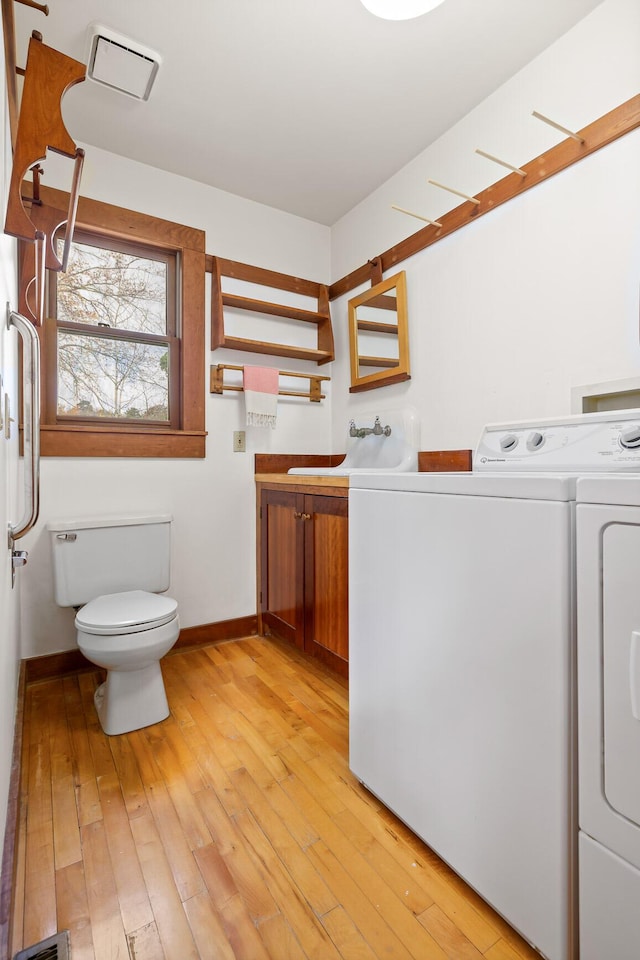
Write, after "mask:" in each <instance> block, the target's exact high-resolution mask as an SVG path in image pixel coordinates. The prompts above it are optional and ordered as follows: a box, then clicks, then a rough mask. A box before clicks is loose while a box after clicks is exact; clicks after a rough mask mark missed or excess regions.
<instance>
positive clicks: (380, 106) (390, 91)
mask: <svg viewBox="0 0 640 960" xmlns="http://www.w3.org/2000/svg"><path fill="white" fill-rule="evenodd" d="M600 2H601V0H446V2H445V3H443V4H442V6H440V7H438V8H437V9H436V10H434V11H433V12H432V13H429V14H426V15H425V16H423V17H420V18H418V19H415V20H411V21H405V22H397V21H396V22H392V21H385V20H379V19H377V18H376V17H373V16H372V15H371V14H369V13H368V12H367V11H366V10H365V9H364V7H363V6H362V5H361V3H360V0H182V2H180V3H175V2H174V0H49V7H50V14H49V16H48V17H47V18H45V17H43V16H42V14H39V13H37V12H36V11H34V10H33V9H31V8H30V7H27V6H23V5H20V4H16V6H15V15H16V41H17V51H18V63H19V64H24V62H25V59H26V48H27V42H28V38H29V36H30V33H31V31H32V30H33V29H36V30H39V31H40V32H41V33H42V34H43V39H44V42H45V43H47V44H49V45H50V46H53V47H56V48H57V49H58V50H61V51H63V52H64V53H66V54H68V55H69V56H72V57H74V58H76V59H78V60H82V61H86V55H87V31H88V25H89V24H90V23H93V22H96V21H97V22H99V23H102V24H104V25H105V26H108V27H111V28H113V29H114V30H116V31H118V32H119V33H121V34H124V35H125V36H127V37H130V38H131V39H132V40H135V41H138V42H139V43H142V44H144V45H145V46H147V47H150V48H151V49H153V50H155V51H157V52H158V53H159V54H160V55H161V57H162V66H161V68H160V72H159V74H158V78H157V80H156V83H155V86H154V88H153V90H152V92H151V97H150V99H149V100H148V101H147V102H146V103H145V102H140V101H134V100H131V99H130V98H128V97H126V96H124V95H122V94H120V93H117V92H115V91H112V90H110V89H108V88H106V87H102V86H99V85H97V84H95V83H93V82H91V81H86V82H85V83H82V84H79V85H78V86H76V87H74V88H72V89H71V90H70V91H69V92H68V93H67V95H66V96H65V99H64V109H63V113H64V117H65V123H66V125H67V127H68V129H69V132H70V133H71V135H72V137H73V138H74V139H76V140H79V141H81V142H82V143H85V144H93V145H95V146H97V147H102V148H103V149H105V150H110V151H112V152H114V153H117V154H121V155H123V156H126V157H131V158H133V159H135V160H139V161H141V162H143V163H147V164H151V165H152V166H155V167H160V168H162V169H164V170H168V171H171V172H172V173H177V174H181V175H182V176H185V177H190V178H191V179H193V180H197V181H200V182H202V183H206V184H210V185H212V186H214V187H219V188H220V189H222V190H226V191H229V192H230V193H235V194H238V195H240V196H243V197H247V198H249V199H251V200H257V201H259V202H261V203H265V204H268V205H270V206H272V207H276V208H278V209H280V210H285V211H288V212H290V213H293V214H297V215H298V216H301V217H306V218H308V219H310V220H314V221H317V222H318V223H324V224H333V223H334V222H335V221H336V220H338V219H339V218H340V217H341V216H342V215H343V214H345V213H346V212H347V211H348V210H350V209H351V208H352V207H354V206H355V205H356V204H357V203H358V202H359V201H360V200H362V199H363V198H364V197H366V196H367V195H368V194H369V193H371V192H372V191H373V190H374V189H375V188H376V187H378V186H379V185H380V184H381V183H383V182H384V181H385V180H386V179H388V177H389V176H391V174H393V173H395V172H396V171H397V170H398V169H400V167H402V166H404V164H405V163H407V162H409V161H410V160H411V159H413V157H415V156H416V155H417V154H418V153H420V152H421V151H422V150H424V149H425V148H426V147H427V146H428V145H429V144H430V143H432V142H433V141H434V140H435V139H436V138H437V137H439V136H440V135H441V134H442V133H443V132H444V131H446V130H447V129H448V128H449V127H451V126H452V125H453V124H454V123H455V122H456V121H457V120H459V119H460V118H461V117H463V116H464V115H465V114H467V113H468V112H469V111H470V110H471V109H472V108H473V107H474V106H476V104H478V103H479V102H481V101H482V100H484V99H485V98H486V97H487V96H488V95H489V94H490V93H491V92H492V91H493V90H495V89H496V88H497V87H498V86H500V85H501V84H502V83H504V82H505V81H506V80H507V79H508V78H509V77H511V76H513V75H514V74H515V73H516V72H517V71H518V70H520V69H521V68H522V67H523V66H524V65H525V64H526V63H528V62H529V61H530V60H532V59H533V58H534V57H536V56H537V55H538V54H539V53H540V52H541V51H542V50H543V49H544V48H545V47H547V46H549V44H551V43H552V42H553V41H554V40H556V39H557V38H558V37H559V36H561V35H562V34H563V33H565V32H566V31H567V30H569V29H570V28H571V27H572V26H573V25H574V24H575V23H577V22H578V21H579V20H580V19H582V18H583V17H585V16H586V15H587V14H588V13H589V12H590V11H591V10H593V9H594V8H595V7H596V6H598V4H599V3H600Z"/></svg>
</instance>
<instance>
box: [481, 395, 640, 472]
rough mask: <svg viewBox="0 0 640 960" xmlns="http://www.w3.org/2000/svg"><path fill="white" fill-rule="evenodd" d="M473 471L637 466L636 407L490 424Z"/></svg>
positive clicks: (639, 421) (639, 423)
mask: <svg viewBox="0 0 640 960" xmlns="http://www.w3.org/2000/svg"><path fill="white" fill-rule="evenodd" d="M473 469H474V471H490V472H492V473H496V472H501V471H505V472H510V473H513V472H520V471H526V472H535V471H543V472H545V473H556V472H557V473H600V472H606V473H609V472H610V473H622V472H625V471H640V410H617V411H614V412H607V413H584V414H579V415H577V416H574V417H567V418H565V419H553V420H539V421H521V422H516V423H507V424H489V425H488V426H486V427H485V428H484V430H483V432H482V436H481V437H480V441H479V443H478V445H477V447H476V450H475V453H474V457H473Z"/></svg>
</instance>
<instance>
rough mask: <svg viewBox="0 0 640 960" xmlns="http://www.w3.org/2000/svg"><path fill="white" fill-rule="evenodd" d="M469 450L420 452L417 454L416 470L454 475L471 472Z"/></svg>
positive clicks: (470, 454)
mask: <svg viewBox="0 0 640 960" xmlns="http://www.w3.org/2000/svg"><path fill="white" fill-rule="evenodd" d="M471 459H472V453H471V450H421V451H420V452H419V453H418V470H420V471H421V472H422V473H430V472H442V473H444V472H449V471H453V472H454V473H459V472H464V471H467V470H471Z"/></svg>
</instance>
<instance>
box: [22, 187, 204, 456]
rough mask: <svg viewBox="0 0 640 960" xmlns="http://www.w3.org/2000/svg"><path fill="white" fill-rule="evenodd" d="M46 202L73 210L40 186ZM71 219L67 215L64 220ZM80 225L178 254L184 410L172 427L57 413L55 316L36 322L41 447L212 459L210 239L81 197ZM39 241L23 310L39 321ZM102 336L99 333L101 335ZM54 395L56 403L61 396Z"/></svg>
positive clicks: (97, 234)
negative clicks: (31, 291) (33, 290)
mask: <svg viewBox="0 0 640 960" xmlns="http://www.w3.org/2000/svg"><path fill="white" fill-rule="evenodd" d="M40 199H41V202H42V203H43V204H45V205H46V206H50V207H52V208H54V209H58V210H61V211H64V210H66V208H67V204H68V194H66V193H65V192H64V191H61V190H55V189H53V188H51V187H44V186H42V185H41V186H40ZM62 219H64V216H63V217H62ZM76 222H77V227H78V230H79V231H81V232H86V233H87V234H91V235H93V237H94V238H95V239H100V238H101V237H102V238H104V239H105V240H110V241H122V242H124V243H125V244H126V243H129V244H134V245H135V244H140V246H141V247H147V248H149V249H154V248H155V249H156V250H159V251H165V252H168V253H170V254H175V256H176V259H177V264H178V276H177V277H176V286H177V296H176V307H177V324H178V332H179V344H178V345H177V346H178V349H177V350H174V351H172V353H173V356H172V365H173V369H172V371H171V373H172V375H173V378H174V380H175V381H176V382H177V383H178V385H179V410H178V411H177V414H176V413H175V411H174V412H172V414H171V416H172V417H174V416H175V420H172V421H171V422H170V423H169V424H167V423H159V424H154V423H153V422H152V421H149V420H143V421H142V422H136V421H132V420H124V421H120V420H111V419H109V420H107V419H105V420H103V419H102V418H100V419H99V420H98V421H96V419H95V418H87V420H81V419H79V418H74V419H73V421H72V422H71V421H70V418H69V417H68V416H64V415H58V413H57V409H56V408H57V383H56V379H54V378H55V377H56V361H55V354H56V351H57V323H56V321H55V319H51V320H45V322H44V323H43V324H41V325H39V324H36V327H37V330H38V335H39V338H40V344H41V349H42V356H43V362H42V383H41V388H42V396H43V398H44V402H43V409H42V415H41V424H40V449H41V454H42V455H43V456H53V457H132V458H138V457H162V458H169V457H170V458H182V457H184V458H202V457H204V456H205V438H206V431H205V369H204V367H205V363H204V360H205V357H204V352H205V235H204V232H203V231H202V230H196V229H194V228H192V227H187V226H184V225H182V224H176V223H172V222H170V221H167V220H160V219H158V218H157V217H151V216H148V215H146V214H142V213H137V212H135V211H132V210H126V209H124V208H122V207H115V206H112V205H111V204H107V203H103V202H101V201H98V200H89V199H87V198H84V197H81V198H80V201H79V203H78V214H77V221H76ZM34 258H35V251H34V245H33V244H21V255H20V266H19V273H20V278H19V280H20V308H19V309H20V310H21V312H22V313H24V314H25V316H27V317H30V316H32V314H31V311H30V309H29V307H28V303H27V299H26V287H27V285H28V283H29V280H30V279H31V277H33V275H34ZM94 332H95V331H94ZM54 396H55V399H54Z"/></svg>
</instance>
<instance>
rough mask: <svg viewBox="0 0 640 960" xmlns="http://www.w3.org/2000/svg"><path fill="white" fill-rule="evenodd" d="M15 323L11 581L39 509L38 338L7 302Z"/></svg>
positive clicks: (10, 320)
mask: <svg viewBox="0 0 640 960" xmlns="http://www.w3.org/2000/svg"><path fill="white" fill-rule="evenodd" d="M12 326H13V327H15V328H16V330H17V331H18V333H19V335H20V337H21V339H22V404H23V422H24V432H23V453H24V471H23V476H24V505H23V511H22V516H21V517H20V519H19V520H17V521H16V523H9V527H8V546H9V549H10V550H11V583H12V586H13V584H14V583H15V575H16V570H17V568H18V567H23V566H24V565H25V564H26V562H27V556H28V554H27V551H26V550H16V549H15V543H16V540H20V539H21V538H22V537H24V535H25V534H26V533H28V532H29V530H31V528H32V527H33V526H34V524H35V523H36V521H37V519H38V514H39V512H40V341H39V340H38V334H37V333H36V329H35V327H34V326H33V324H32V323H30V322H29V321H28V320H27V319H26V318H25V317H23V316H22V314H21V313H17V312H16V311H15V310H12V309H11V307H10V305H9V304H8V303H7V330H10V329H11V327H12Z"/></svg>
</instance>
